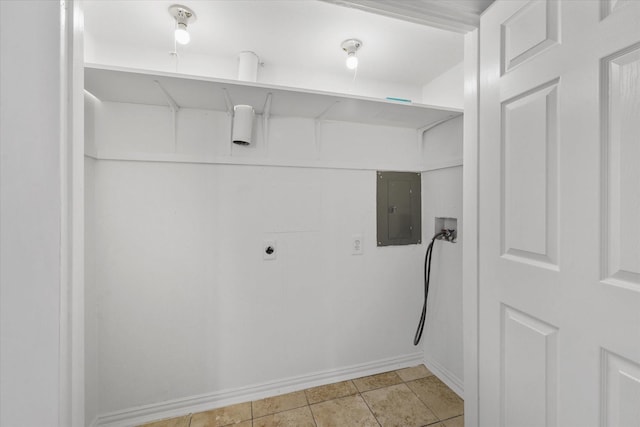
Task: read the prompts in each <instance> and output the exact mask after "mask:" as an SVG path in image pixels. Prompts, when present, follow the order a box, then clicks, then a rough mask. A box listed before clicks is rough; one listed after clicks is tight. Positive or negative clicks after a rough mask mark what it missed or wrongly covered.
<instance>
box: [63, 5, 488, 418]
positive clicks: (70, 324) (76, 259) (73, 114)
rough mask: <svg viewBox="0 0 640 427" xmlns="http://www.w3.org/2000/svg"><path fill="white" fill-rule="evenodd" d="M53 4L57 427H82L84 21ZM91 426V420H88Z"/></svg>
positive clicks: (471, 301)
mask: <svg viewBox="0 0 640 427" xmlns="http://www.w3.org/2000/svg"><path fill="white" fill-rule="evenodd" d="M60 5H61V16H60V17H61V28H60V37H61V45H62V49H61V53H60V55H61V64H62V66H61V70H60V71H61V73H60V75H61V85H62V89H63V90H62V92H61V100H60V101H61V104H60V107H61V114H60V121H61V123H60V124H61V136H60V162H61V175H62V176H61V187H62V188H61V213H62V217H61V221H62V224H61V225H62V233H61V242H60V245H61V259H60V263H61V290H60V294H61V297H60V399H59V400H60V404H59V407H60V426H71V427H82V426H84V425H85V359H84V356H85V355H84V351H85V349H84V344H85V343H84V334H85V331H84V326H85V325H84V322H85V305H84V289H85V281H84V52H83V49H84V18H83V11H82V0H60ZM479 59H480V30H479V28H478V29H475V30H472V31H469V32H467V33H466V34H465V36H464V137H463V140H464V141H463V165H464V167H463V218H464V239H465V240H464V245H463V263H462V268H463V297H462V299H463V351H464V406H465V410H464V418H465V425H466V426H468V427H474V426H477V425H478V421H479V412H480V405H479V388H478V374H479V370H478V345H479V343H478V326H479V325H478V294H479V282H478V278H479V276H478V268H479V265H478V232H479V229H478V220H479V215H478V207H479V201H480V195H479V192H478V188H479V187H478V184H479V179H478V173H479V137H478V135H479V127H478V126H479V114H480V111H479V84H480V79H479ZM93 421H95V420H93Z"/></svg>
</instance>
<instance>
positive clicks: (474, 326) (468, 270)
mask: <svg viewBox="0 0 640 427" xmlns="http://www.w3.org/2000/svg"><path fill="white" fill-rule="evenodd" d="M479 89H480V28H477V29H475V30H473V31H469V32H468V33H466V34H465V37H464V125H463V132H464V136H463V162H462V163H463V165H464V166H463V168H462V201H463V202H462V217H463V219H464V221H463V228H464V245H463V247H462V313H463V314H462V318H463V319H462V329H463V351H464V423H465V425H466V426H468V427H475V426H478V425H479V419H480V416H479V414H480V402H479V398H480V396H479V379H478V375H479V369H478V366H479V365H478V364H479V361H478V345H479V342H478V331H479V317H478V314H479V310H478V294H479V270H478V269H479V263H478V255H479V254H478V248H479V246H478V245H479V228H478V220H479V213H478V212H479V211H478V208H479V202H480V194H479V191H478V190H479V169H480V168H479V154H480V139H479V131H480V129H479V117H480V106H479V101H480V90H479Z"/></svg>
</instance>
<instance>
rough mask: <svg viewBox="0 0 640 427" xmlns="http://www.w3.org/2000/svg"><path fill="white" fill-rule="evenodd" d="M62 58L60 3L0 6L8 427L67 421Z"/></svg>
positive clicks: (2, 359)
mask: <svg viewBox="0 0 640 427" xmlns="http://www.w3.org/2000/svg"><path fill="white" fill-rule="evenodd" d="M25 16H28V17H29V18H28V22H29V25H28V29H27V30H25V22H24V20H23V19H16V17H25ZM59 55H60V4H59V2H51V1H29V2H24V1H2V2H0V61H1V62H0V235H1V239H0V265H1V268H0V346H1V347H0V425H2V426H3V427H14V426H25V427H41V426H57V425H58V424H59V414H60V411H59V404H60V401H59V390H60V378H59V375H60V371H59V367H60V345H59V340H60V330H59V327H60V312H59V310H60V308H59V307H60V297H61V295H60V273H61V271H60V257H61V252H60V235H61V217H60V209H61V206H60V204H61V193H60V186H61V183H60V147H61V141H60V135H61V128H60V125H61V120H60V100H61V96H60V95H61V94H60V86H61V78H60V73H59V70H60V58H59Z"/></svg>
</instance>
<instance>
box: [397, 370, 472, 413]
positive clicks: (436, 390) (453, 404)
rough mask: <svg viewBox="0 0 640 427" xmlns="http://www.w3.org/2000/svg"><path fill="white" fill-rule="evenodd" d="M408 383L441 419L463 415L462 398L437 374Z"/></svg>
mask: <svg viewBox="0 0 640 427" xmlns="http://www.w3.org/2000/svg"><path fill="white" fill-rule="evenodd" d="M407 385H408V386H409V388H410V389H411V390H413V391H414V392H415V393H416V394H417V395H418V397H419V398H420V400H422V402H424V404H425V405H427V407H428V408H429V409H431V410H432V411H433V412H434V413H435V414H436V415H437V417H438V418H440V419H441V420H445V419H447V418H452V417H455V416H457V415H462V413H463V412H464V403H463V401H462V399H460V397H458V395H457V394H455V393H454V392H453V391H452V390H451V389H450V388H449V387H447V385H446V384H445V383H443V382H442V381H440V380H439V379H438V378H437V377H436V376H430V377H425V378H420V379H418V380H415V381H410V382H408V383H407Z"/></svg>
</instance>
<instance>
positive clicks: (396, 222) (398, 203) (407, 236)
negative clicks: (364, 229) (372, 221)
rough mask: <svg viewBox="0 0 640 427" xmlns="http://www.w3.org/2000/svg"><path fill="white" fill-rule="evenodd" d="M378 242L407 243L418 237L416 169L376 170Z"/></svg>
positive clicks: (419, 216)
mask: <svg viewBox="0 0 640 427" xmlns="http://www.w3.org/2000/svg"><path fill="white" fill-rule="evenodd" d="M376 181H377V192H376V194H377V197H376V198H377V201H376V204H377V207H376V211H377V218H378V221H377V224H378V246H391V245H411V244H417V243H420V242H421V238H422V226H421V224H422V200H421V196H420V195H421V193H422V192H421V189H420V182H421V179H420V173H416V172H378V174H377V176H376Z"/></svg>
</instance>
